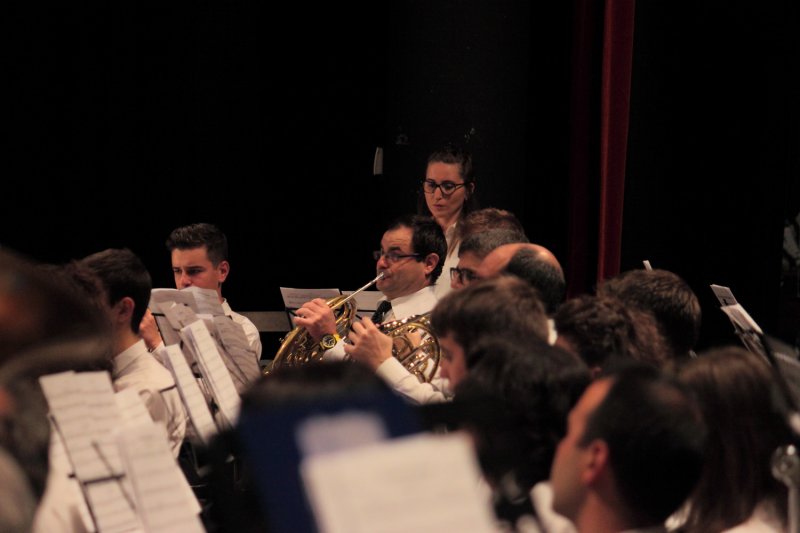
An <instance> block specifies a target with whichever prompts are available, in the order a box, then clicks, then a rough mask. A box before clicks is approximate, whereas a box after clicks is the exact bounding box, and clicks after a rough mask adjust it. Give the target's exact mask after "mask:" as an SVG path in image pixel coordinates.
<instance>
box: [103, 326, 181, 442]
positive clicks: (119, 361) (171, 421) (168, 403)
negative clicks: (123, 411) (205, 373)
mask: <svg viewBox="0 0 800 533" xmlns="http://www.w3.org/2000/svg"><path fill="white" fill-rule="evenodd" d="M111 380H112V382H113V384H114V390H115V391H121V390H124V389H130V388H133V389H135V390H136V392H138V393H139V396H140V397H141V398H142V401H143V402H144V404H145V406H146V407H147V410H148V411H149V412H150V418H152V419H153V420H154V421H155V422H161V423H163V424H165V425H166V427H167V435H168V436H169V445H170V448H171V449H172V454H173V455H174V456H175V457H177V456H178V451H179V450H180V447H181V443H182V442H183V437H184V435H185V434H186V420H187V417H186V410H185V409H184V408H183V402H182V401H181V396H180V393H179V392H178V388H177V387H176V386H175V380H174V379H173V378H172V374H170V372H169V370H167V369H166V368H164V367H163V366H161V364H160V363H159V362H158V361H157V360H156V359H155V357H153V354H151V353H150V352H148V351H147V346H145V344H144V340H140V341H138V342H137V343H135V344H133V345H132V346H130V347H129V348H128V349H127V350H125V351H123V352H122V353H120V354H119V355H117V356H116V357H114V360H113V361H112V371H111Z"/></svg>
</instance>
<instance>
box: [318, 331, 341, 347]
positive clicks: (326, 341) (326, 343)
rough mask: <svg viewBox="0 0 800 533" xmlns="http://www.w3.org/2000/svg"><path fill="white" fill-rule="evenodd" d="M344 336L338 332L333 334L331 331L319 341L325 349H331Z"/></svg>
mask: <svg viewBox="0 0 800 533" xmlns="http://www.w3.org/2000/svg"><path fill="white" fill-rule="evenodd" d="M341 339H342V338H341V337H340V336H339V334H338V333H334V334H333V335H331V334H330V333H329V334H327V335H325V336H324V337H322V339H320V341H319V345H320V346H321V347H322V349H323V350H330V349H331V348H333V347H334V346H336V343H337V342H339V341H340V340H341Z"/></svg>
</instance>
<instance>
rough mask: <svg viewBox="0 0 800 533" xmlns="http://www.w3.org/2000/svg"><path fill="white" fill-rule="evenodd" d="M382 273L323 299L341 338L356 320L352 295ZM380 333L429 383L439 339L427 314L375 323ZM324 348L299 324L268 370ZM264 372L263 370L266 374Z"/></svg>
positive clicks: (300, 361)
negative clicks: (353, 288) (349, 290)
mask: <svg viewBox="0 0 800 533" xmlns="http://www.w3.org/2000/svg"><path fill="white" fill-rule="evenodd" d="M382 278H383V273H380V274H378V276H377V277H376V278H375V279H373V280H372V281H370V282H369V283H367V284H366V285H364V286H363V287H361V288H360V289H358V290H357V291H355V292H353V293H352V294H350V295H348V296H336V297H334V298H330V299H328V300H327V301H326V303H327V304H328V306H329V307H330V308H331V309H332V310H333V311H334V316H335V317H336V332H337V333H338V334H339V336H340V337H342V338H344V337H346V336H347V333H348V332H349V331H350V327H351V326H352V325H353V322H354V321H355V319H356V302H355V300H353V297H354V296H355V295H356V294H358V293H359V292H361V291H363V290H366V289H367V288H369V287H371V286H372V285H374V284H375V283H377V282H378V281H379V280H380V279H382ZM378 329H379V330H380V331H381V333H383V334H384V335H388V336H389V337H391V338H392V355H393V356H394V357H395V358H397V360H398V361H400V364H402V365H403V367H405V369H406V370H408V371H409V372H410V373H412V374H414V375H415V376H416V377H417V379H419V380H420V382H423V383H425V382H430V380H431V379H433V376H434V375H435V374H436V370H437V369H438V368H439V359H440V357H441V355H440V349H439V341H438V340H437V339H436V336H435V335H434V334H433V332H432V331H431V326H430V316H429V314H423V315H415V316H411V317H408V318H405V319H403V320H395V321H392V322H385V323H383V324H380V325H379V326H378ZM324 351H325V350H324V349H323V348H322V347H321V346H320V344H319V342H316V341H314V339H313V338H312V337H311V335H309V333H308V331H306V329H305V328H302V327H296V328H294V329H293V330H292V331H290V332H289V333H287V334H286V336H285V337H284V338H283V340H282V341H281V346H280V348H279V349H278V353H276V354H275V358H274V359H273V361H272V366H271V369H270V370H269V371H268V372H270V371H272V370H276V369H278V368H281V367H285V366H288V367H294V366H302V365H306V364H309V363H313V362H317V361H319V360H321V359H322V355H323V353H324ZM268 372H267V373H268Z"/></svg>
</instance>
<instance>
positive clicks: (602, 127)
mask: <svg viewBox="0 0 800 533" xmlns="http://www.w3.org/2000/svg"><path fill="white" fill-rule="evenodd" d="M574 5H575V23H574V25H573V31H574V34H573V54H572V73H573V76H572V94H571V117H570V120H571V123H570V126H571V138H570V231H569V234H570V240H569V252H568V255H569V258H568V266H567V270H568V272H567V276H568V279H567V283H568V293H569V295H570V296H574V295H577V294H581V293H585V292H590V291H592V290H593V288H594V286H595V285H596V284H597V282H598V281H600V280H603V279H606V278H608V277H611V276H613V275H615V274H617V273H618V272H619V268H620V253H621V245H622V212H623V200H624V191H625V159H626V156H627V139H628V110H629V103H630V80H631V63H632V50H633V23H634V10H635V0H575V4H574Z"/></svg>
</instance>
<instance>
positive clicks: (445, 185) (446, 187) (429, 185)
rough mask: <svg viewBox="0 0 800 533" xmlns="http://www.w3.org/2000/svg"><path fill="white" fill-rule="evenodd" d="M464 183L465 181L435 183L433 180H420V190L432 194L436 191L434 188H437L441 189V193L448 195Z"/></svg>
mask: <svg viewBox="0 0 800 533" xmlns="http://www.w3.org/2000/svg"><path fill="white" fill-rule="evenodd" d="M464 185H466V183H453V182H452V181H443V182H441V183H436V182H435V181H433V180H425V181H423V182H422V190H423V191H425V194H433V193H435V192H436V189H437V188H439V189H441V190H442V194H443V195H445V196H450V195H451V194H453V193H454V192H456V191H457V190H458V189H460V188H461V187H463V186H464Z"/></svg>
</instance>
